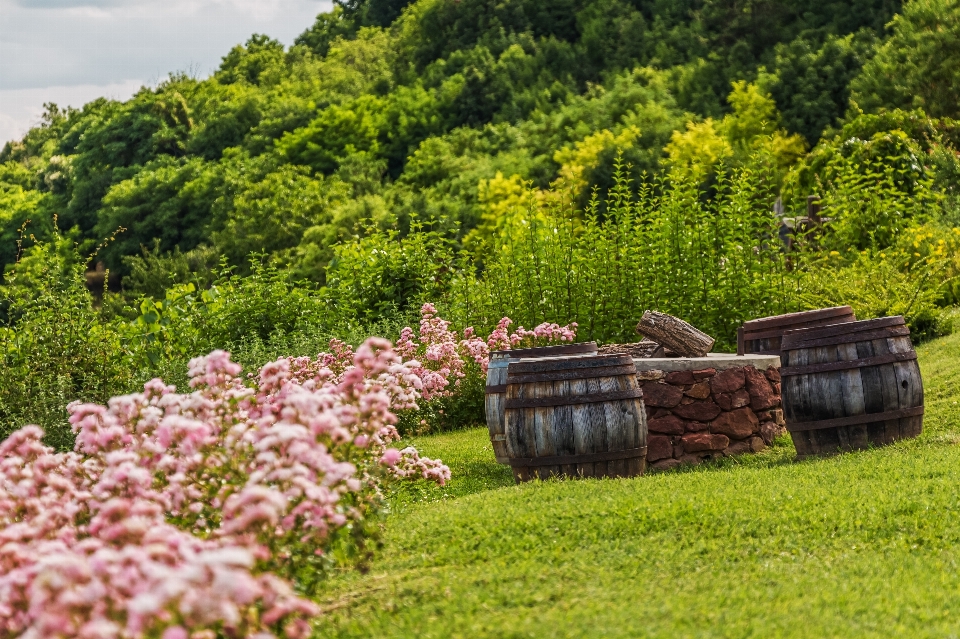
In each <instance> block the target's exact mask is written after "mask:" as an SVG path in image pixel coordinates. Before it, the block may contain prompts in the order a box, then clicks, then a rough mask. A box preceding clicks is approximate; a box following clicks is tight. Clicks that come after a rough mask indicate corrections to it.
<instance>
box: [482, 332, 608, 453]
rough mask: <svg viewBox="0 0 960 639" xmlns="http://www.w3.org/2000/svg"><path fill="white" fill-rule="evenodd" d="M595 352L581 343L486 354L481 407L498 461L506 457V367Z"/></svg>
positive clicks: (590, 344) (593, 343) (594, 345)
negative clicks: (514, 363) (487, 357)
mask: <svg viewBox="0 0 960 639" xmlns="http://www.w3.org/2000/svg"><path fill="white" fill-rule="evenodd" d="M596 352H597V344H596V342H581V343H577V344H561V345H559V346H544V347H538V348H523V349H514V350H506V351H494V352H492V353H491V354H490V361H489V364H488V367H487V379H486V392H485V396H484V402H483V407H484V412H485V414H486V421H487V429H488V430H489V432H490V442H491V444H492V446H493V452H494V455H495V456H496V457H497V459H498V460H502V459H506V458H508V457H509V452H508V450H507V443H506V435H505V430H504V421H503V413H504V401H505V395H504V391H505V388H506V380H507V366H508V365H509V363H510V362H512V361H519V360H520V359H523V358H530V357H575V356H578V355H588V354H595V353H596Z"/></svg>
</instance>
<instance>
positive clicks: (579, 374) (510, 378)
mask: <svg viewBox="0 0 960 639" xmlns="http://www.w3.org/2000/svg"><path fill="white" fill-rule="evenodd" d="M636 374H637V367H636V365H635V364H634V363H633V362H632V361H631V362H630V364H626V365H621V366H597V367H596V368H577V369H574V370H565V371H553V372H549V373H514V374H513V375H511V374H509V373H507V384H526V383H528V382H565V381H576V380H581V379H593V378H595V377H619V376H621V375H636Z"/></svg>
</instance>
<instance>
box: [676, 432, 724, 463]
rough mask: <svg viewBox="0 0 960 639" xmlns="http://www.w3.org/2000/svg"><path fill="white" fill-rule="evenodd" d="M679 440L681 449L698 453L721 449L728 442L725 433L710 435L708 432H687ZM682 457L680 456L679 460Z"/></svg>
mask: <svg viewBox="0 0 960 639" xmlns="http://www.w3.org/2000/svg"><path fill="white" fill-rule="evenodd" d="M680 442H681V443H682V444H683V450H684V451H686V452H687V453H688V454H689V453H700V452H703V451H710V450H723V449H724V448H726V447H727V446H728V445H729V444H730V439H729V438H727V436H726V435H711V434H710V433H687V434H686V435H684V436H683V437H682V438H681V439H680ZM682 459H683V458H682V457H681V460H682Z"/></svg>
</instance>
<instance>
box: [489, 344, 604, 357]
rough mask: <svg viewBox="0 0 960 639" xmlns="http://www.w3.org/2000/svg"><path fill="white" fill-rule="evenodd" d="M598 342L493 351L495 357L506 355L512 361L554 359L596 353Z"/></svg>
mask: <svg viewBox="0 0 960 639" xmlns="http://www.w3.org/2000/svg"><path fill="white" fill-rule="evenodd" d="M596 352H597V343H596V342H575V343H573V344H556V345H554V346H537V347H535V348H513V349H507V350H505V351H503V350H501V351H493V352H492V353H490V355H491V356H493V355H506V356H507V357H509V358H511V359H522V358H524V357H529V358H536V357H553V356H554V355H577V354H579V353H596Z"/></svg>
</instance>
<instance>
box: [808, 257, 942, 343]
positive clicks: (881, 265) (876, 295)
mask: <svg viewBox="0 0 960 639" xmlns="http://www.w3.org/2000/svg"><path fill="white" fill-rule="evenodd" d="M944 270H945V264H944V263H943V262H941V261H932V262H927V261H923V262H919V263H916V264H913V265H911V264H910V263H909V262H907V261H906V260H904V259H898V257H897V256H895V255H893V254H888V253H879V252H870V251H864V252H862V253H857V254H856V257H854V258H853V259H852V260H847V261H843V260H841V259H840V255H839V253H837V254H835V255H831V256H827V257H826V258H824V259H823V260H822V261H821V262H819V263H818V264H816V265H815V266H814V268H811V269H810V270H809V271H808V272H807V273H806V274H805V276H804V277H803V280H802V283H801V288H800V294H799V297H800V302H801V304H802V305H803V306H804V307H805V308H810V309H813V308H824V307H829V306H839V305H843V304H846V305H849V306H851V307H852V308H853V312H854V313H855V314H856V316H857V319H871V318H874V317H888V316H891V315H903V316H904V318H905V319H906V321H907V325H908V326H909V327H910V331H911V337H912V339H913V341H914V342H915V343H916V342H922V341H924V340H927V339H930V338H933V337H939V336H941V335H947V334H949V333H950V332H951V331H952V322H951V315H950V313H949V311H948V310H946V309H944V308H942V307H940V306H938V305H937V300H938V298H940V296H941V295H942V289H943V287H944V285H945V283H946V279H945V278H944V277H943V272H944Z"/></svg>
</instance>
